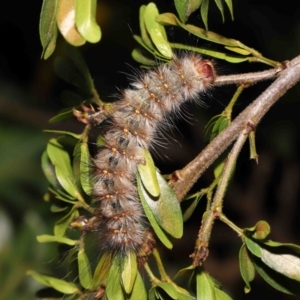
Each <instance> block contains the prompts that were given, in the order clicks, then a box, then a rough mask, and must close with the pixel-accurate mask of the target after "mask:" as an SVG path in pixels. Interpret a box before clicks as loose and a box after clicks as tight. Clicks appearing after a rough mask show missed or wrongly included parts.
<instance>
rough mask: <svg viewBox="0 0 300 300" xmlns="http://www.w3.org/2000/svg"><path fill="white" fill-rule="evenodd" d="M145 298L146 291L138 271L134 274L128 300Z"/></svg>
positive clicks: (142, 299)
mask: <svg viewBox="0 0 300 300" xmlns="http://www.w3.org/2000/svg"><path fill="white" fill-rule="evenodd" d="M136 299H139V300H147V292H146V290H145V285H144V281H143V279H142V277H141V275H140V273H139V272H137V274H136V279H135V282H134V286H133V288H132V292H131V294H130V296H129V300H136Z"/></svg>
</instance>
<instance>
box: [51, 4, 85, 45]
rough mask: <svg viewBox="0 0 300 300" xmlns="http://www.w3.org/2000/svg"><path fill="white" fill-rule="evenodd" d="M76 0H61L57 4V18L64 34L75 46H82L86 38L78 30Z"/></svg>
mask: <svg viewBox="0 0 300 300" xmlns="http://www.w3.org/2000/svg"><path fill="white" fill-rule="evenodd" d="M75 2H76V0H59V1H58V5H57V13H56V20H57V25H58V28H59V30H60V32H61V34H62V36H63V37H64V38H65V39H66V41H67V42H68V43H70V44H71V45H73V46H81V45H83V44H84V43H85V39H84V38H83V37H82V36H81V34H80V33H79V32H78V30H77V28H76V24H75Z"/></svg>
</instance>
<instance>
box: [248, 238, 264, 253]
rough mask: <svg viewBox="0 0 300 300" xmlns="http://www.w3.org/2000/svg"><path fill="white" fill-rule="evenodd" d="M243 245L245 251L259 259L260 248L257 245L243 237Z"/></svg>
mask: <svg viewBox="0 0 300 300" xmlns="http://www.w3.org/2000/svg"><path fill="white" fill-rule="evenodd" d="M245 243H246V246H247V249H249V250H250V252H251V253H252V254H254V255H255V256H257V257H261V248H260V246H259V245H258V244H257V243H255V242H254V241H253V240H252V239H250V238H247V237H245Z"/></svg>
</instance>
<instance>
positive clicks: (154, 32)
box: [144, 2, 173, 59]
mask: <svg viewBox="0 0 300 300" xmlns="http://www.w3.org/2000/svg"><path fill="white" fill-rule="evenodd" d="M158 15H159V12H158V9H157V7H156V5H155V4H154V3H153V2H151V3H149V4H148V5H147V7H146V9H145V13H144V18H145V19H144V20H145V25H146V29H147V31H148V33H149V35H150V37H151V39H152V42H153V43H154V45H155V46H156V48H157V50H158V51H159V52H160V53H161V54H162V55H163V56H164V57H166V58H167V59H171V58H172V57H173V52H172V49H171V47H170V44H169V43H168V41H167V39H166V32H165V29H164V27H163V26H161V25H160V24H159V23H157V22H156V20H155V18H156V17H157V16H158Z"/></svg>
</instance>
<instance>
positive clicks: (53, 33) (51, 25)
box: [39, 0, 58, 59]
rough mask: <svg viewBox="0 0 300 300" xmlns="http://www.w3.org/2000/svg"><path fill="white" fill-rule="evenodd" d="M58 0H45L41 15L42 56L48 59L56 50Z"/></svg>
mask: <svg viewBox="0 0 300 300" xmlns="http://www.w3.org/2000/svg"><path fill="white" fill-rule="evenodd" d="M57 2H58V0H54V1H53V0H44V1H43V5H42V10H41V15H40V26H39V30H40V39H41V43H42V46H43V53H42V57H44V59H47V58H48V57H49V56H50V55H51V54H52V53H53V52H54V50H55V47H56V38H57V24H56V9H57Z"/></svg>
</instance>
